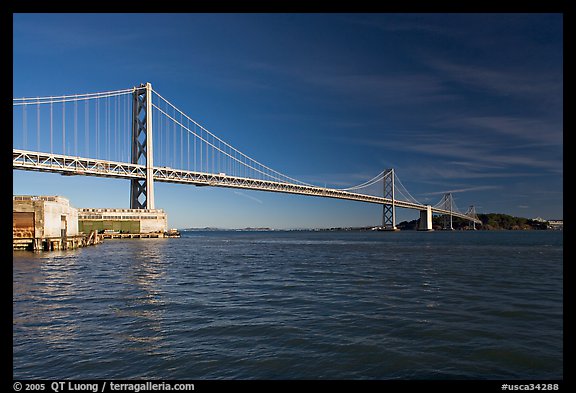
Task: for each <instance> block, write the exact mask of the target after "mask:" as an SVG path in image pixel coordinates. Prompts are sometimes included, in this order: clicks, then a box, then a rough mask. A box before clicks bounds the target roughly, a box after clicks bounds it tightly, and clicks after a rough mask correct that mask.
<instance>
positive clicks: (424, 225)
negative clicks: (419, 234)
mask: <svg viewBox="0 0 576 393" xmlns="http://www.w3.org/2000/svg"><path fill="white" fill-rule="evenodd" d="M418 230H419V231H433V229H432V206H430V205H426V210H420V222H419V223H418Z"/></svg>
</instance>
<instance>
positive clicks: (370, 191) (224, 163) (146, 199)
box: [12, 83, 481, 231]
mask: <svg viewBox="0 0 576 393" xmlns="http://www.w3.org/2000/svg"><path fill="white" fill-rule="evenodd" d="M13 119H14V121H13V136H14V139H13V140H14V146H13V153H12V167H13V169H18V170H28V171H43V172H52V173H60V174H62V175H82V176H100V177H110V178H118V179H127V180H130V207H131V208H132V209H154V208H155V200H154V182H156V181H160V182H169V183H181V184H188V185H194V186H211V187H227V188H239V189H249V190H260V191H268V192H281V193H289V194H299V195H310V196H317V197H323V198H337V199H345V200H353V201H359V202H365V203H372V204H378V205H382V227H381V228H380V229H382V230H390V231H394V230H397V227H396V208H405V209H413V210H418V211H419V212H420V220H419V224H418V229H419V230H423V231H429V230H432V216H433V215H434V214H436V215H444V216H445V217H446V219H445V220H448V218H449V219H450V224H449V225H448V223H447V221H445V222H446V224H445V226H444V228H446V229H450V228H452V217H459V218H461V219H464V220H468V221H469V222H470V226H471V227H472V228H474V227H475V224H477V223H481V222H480V220H479V219H478V216H477V215H476V211H475V210H474V208H473V207H472V206H471V207H470V209H468V211H467V212H461V211H459V210H458V209H457V207H456V205H455V204H454V199H453V197H452V194H450V193H447V194H445V195H444V196H443V198H442V199H441V201H440V202H439V203H437V204H436V205H434V206H431V205H429V204H423V203H420V202H419V201H418V200H416V199H415V198H414V197H413V196H412V195H411V194H410V193H409V192H408V190H407V189H406V188H405V187H404V185H403V184H402V182H401V181H400V179H399V178H398V176H397V174H396V172H395V170H394V169H386V170H384V171H382V172H381V173H379V174H378V175H377V176H376V177H374V178H372V179H370V180H368V181H366V182H364V183H362V184H359V185H357V186H353V187H349V188H329V187H320V186H316V185H313V184H309V183H305V182H303V181H300V180H297V179H294V178H292V177H290V176H287V175H285V174H283V173H281V172H279V171H276V170H274V169H272V168H270V167H268V166H266V165H264V164H262V163H260V162H259V161H257V160H255V159H253V158H252V157H250V156H248V155H247V154H245V153H243V152H241V151H240V150H238V149H237V148H235V147H233V146H232V145H231V144H229V143H227V142H225V141H224V140H222V139H220V138H219V137H218V136H216V135H215V134H213V133H212V132H210V131H209V130H208V129H206V128H205V127H203V126H202V125H200V124H199V123H197V122H196V121H195V120H193V119H192V118H191V117H190V116H188V115H187V114H185V113H184V112H183V111H182V110H180V109H178V108H177V107H176V106H175V105H173V104H172V103H170V102H169V101H168V100H167V99H166V98H164V97H163V96H161V95H160V94H159V93H158V92H156V91H155V90H154V89H153V88H152V85H151V84H150V83H146V84H141V85H139V86H138V87H133V88H128V89H124V90H116V91H106V92H101V93H89V94H74V95H66V96H50V97H31V98H14V99H13ZM380 182H382V185H381V186H380V185H379V184H380Z"/></svg>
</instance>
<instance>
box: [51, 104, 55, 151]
mask: <svg viewBox="0 0 576 393" xmlns="http://www.w3.org/2000/svg"><path fill="white" fill-rule="evenodd" d="M53 106H54V104H53V103H52V97H50V154H53V153H54V151H53V150H54V149H53V146H52V131H53V128H54V127H53V126H54V121H53V118H54V113H53V112H54V111H53V109H54V108H53Z"/></svg>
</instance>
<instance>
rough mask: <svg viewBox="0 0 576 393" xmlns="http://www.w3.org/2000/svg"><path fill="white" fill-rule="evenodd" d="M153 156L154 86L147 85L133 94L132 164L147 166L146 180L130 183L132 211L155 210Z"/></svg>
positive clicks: (137, 88) (134, 180) (142, 85)
mask: <svg viewBox="0 0 576 393" xmlns="http://www.w3.org/2000/svg"><path fill="white" fill-rule="evenodd" d="M152 154H153V150H152V85H151V84H150V83H146V84H141V85H140V86H139V87H135V88H134V93H132V164H140V165H145V166H146V179H132V180H131V181H130V208H131V209H154V178H153V168H154V163H153V159H152Z"/></svg>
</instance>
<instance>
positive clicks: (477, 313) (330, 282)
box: [13, 231, 563, 379]
mask: <svg viewBox="0 0 576 393" xmlns="http://www.w3.org/2000/svg"><path fill="white" fill-rule="evenodd" d="M562 261H563V244H562V233H561V232H554V231H544V232H541V231H527V232H522V231H514V232H512V231H511V232H482V231H477V232H471V231H470V232H432V233H421V232H408V231H406V232H399V233H383V232H251V233H250V232H194V233H185V234H184V235H183V237H182V238H180V239H134V240H108V241H106V242H105V243H104V244H102V245H99V246H96V247H89V248H85V249H80V250H75V251H69V252H53V253H43V254H36V255H34V254H32V253H26V252H15V253H14V259H13V361H14V369H13V376H14V378H16V379H44V378H59V379H63V378H73V379H85V378H94V379H103V378H106V379H132V378H146V379H148V378H150V379H156V378H158V379H160V378H162V379H501V378H502V379H516V378H518V379H558V378H563V357H562V350H563V340H562V335H563V318H562V302H563V299H562V286H563V280H562Z"/></svg>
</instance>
